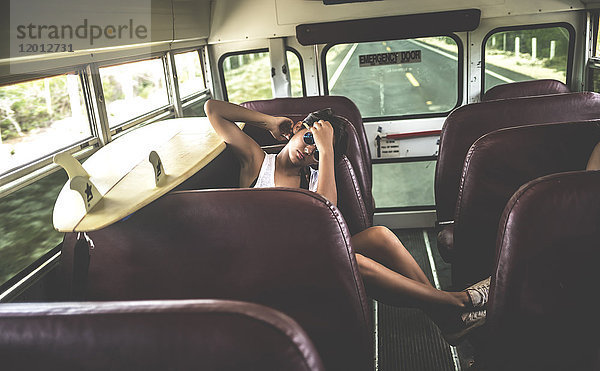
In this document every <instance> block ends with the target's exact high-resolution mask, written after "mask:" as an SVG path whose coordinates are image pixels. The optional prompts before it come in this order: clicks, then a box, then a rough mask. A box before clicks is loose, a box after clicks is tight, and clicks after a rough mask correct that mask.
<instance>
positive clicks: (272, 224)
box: [60, 188, 373, 370]
mask: <svg viewBox="0 0 600 371" xmlns="http://www.w3.org/2000/svg"><path fill="white" fill-rule="evenodd" d="M89 236H90V238H91V239H92V240H93V242H94V244H95V248H94V249H93V250H92V253H91V257H90V264H89V273H88V275H87V289H86V291H85V298H86V299H88V300H143V299H191V298H211V299H215V298H217V299H230V300H242V301H250V302H255V303H259V304H263V305H266V306H268V307H272V308H275V309H277V310H280V311H282V312H283V313H285V314H287V315H289V316H290V317H292V318H293V319H294V320H296V321H297V322H298V323H299V324H300V325H301V326H302V328H303V329H304V330H305V331H306V332H307V333H308V335H309V337H310V338H311V340H312V341H313V342H314V343H315V345H316V347H317V349H318V351H319V354H320V355H321V357H322V359H323V361H324V363H325V365H326V366H327V368H328V369H345V370H367V369H370V368H372V366H373V365H372V346H371V343H372V341H371V325H370V312H369V309H368V306H367V302H366V297H365V294H364V287H363V283H362V280H361V278H360V276H359V274H358V270H357V265H356V260H355V256H354V252H353V249H352V246H351V245H350V235H349V233H348V229H347V227H346V224H345V222H344V220H343V218H341V215H340V212H339V210H338V209H337V208H335V207H333V206H332V205H331V204H329V203H328V202H327V201H326V200H325V199H323V198H322V197H320V196H319V195H318V194H316V193H313V192H309V191H304V190H299V189H285V188H278V189H229V190H211V191H187V192H178V193H172V194H169V195H167V196H164V197H162V198H160V199H159V200H157V201H155V202H154V203H152V204H150V205H148V206H147V207H145V208H143V209H141V210H140V211H138V212H136V213H135V214H133V215H132V216H131V217H130V218H128V219H126V220H124V221H121V222H118V223H116V224H113V225H111V226H109V227H107V228H104V229H102V230H99V231H95V232H90V233H89ZM75 239H76V236H75V234H67V235H66V236H65V240H64V242H63V249H62V254H63V255H62V257H61V267H60V268H61V276H62V278H63V281H64V283H63V286H64V287H65V288H66V289H69V288H70V286H71V284H70V282H71V279H72V277H73V258H74V257H73V248H74V245H75Z"/></svg>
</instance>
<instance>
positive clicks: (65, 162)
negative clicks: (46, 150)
mask: <svg viewBox="0 0 600 371" xmlns="http://www.w3.org/2000/svg"><path fill="white" fill-rule="evenodd" d="M52 160H53V161H54V163H55V164H58V165H60V167H62V168H63V169H65V171H66V172H67V175H68V176H69V179H73V178H75V177H76V176H83V177H86V178H89V177H90V175H89V174H88V173H87V171H85V169H84V168H83V166H81V164H80V163H79V161H77V160H76V159H75V158H74V157H73V155H71V154H70V153H69V152H61V153H58V154H56V155H54V157H53V158H52Z"/></svg>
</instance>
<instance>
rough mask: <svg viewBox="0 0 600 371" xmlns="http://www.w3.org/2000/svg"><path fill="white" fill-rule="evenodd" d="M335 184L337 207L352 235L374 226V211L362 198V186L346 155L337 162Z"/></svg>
mask: <svg viewBox="0 0 600 371" xmlns="http://www.w3.org/2000/svg"><path fill="white" fill-rule="evenodd" d="M335 184H336V188H337V196H338V198H337V207H338V208H339V209H340V212H341V213H342V216H343V217H344V220H345V221H346V224H347V225H348V230H349V231H350V235H352V236H354V235H355V234H357V233H358V232H361V231H363V230H365V229H367V228H369V227H371V226H372V225H373V211H372V210H371V211H369V210H367V208H366V205H367V204H368V203H367V202H365V200H364V199H363V198H362V192H361V190H360V184H359V181H358V177H357V175H356V172H355V171H354V167H353V166H352V163H351V162H350V160H349V159H348V157H347V156H346V155H342V156H341V157H340V158H338V159H336V162H335Z"/></svg>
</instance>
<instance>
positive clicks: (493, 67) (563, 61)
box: [484, 27, 569, 91]
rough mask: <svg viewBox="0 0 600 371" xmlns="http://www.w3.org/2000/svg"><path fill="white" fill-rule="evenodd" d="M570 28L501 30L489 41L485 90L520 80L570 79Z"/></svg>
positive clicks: (486, 48) (486, 53)
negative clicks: (568, 76)
mask: <svg viewBox="0 0 600 371" xmlns="http://www.w3.org/2000/svg"><path fill="white" fill-rule="evenodd" d="M568 57H569V31H568V30H567V29H566V28H564V27H545V28H536V29H525V30H510V31H501V32H496V33H494V34H492V35H491V36H490V37H489V38H488V39H487V41H486V43H485V76H484V81H485V89H484V90H485V91H487V90H488V89H489V88H491V87H493V86H496V85H499V84H506V83H511V82H516V81H527V80H537V79H555V80H558V81H562V82H564V83H566V82H567V78H566V76H567V64H568V59H569V58H568Z"/></svg>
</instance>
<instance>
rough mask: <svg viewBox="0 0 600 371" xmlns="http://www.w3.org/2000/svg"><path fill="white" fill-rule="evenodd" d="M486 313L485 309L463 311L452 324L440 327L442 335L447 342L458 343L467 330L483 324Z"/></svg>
mask: <svg viewBox="0 0 600 371" xmlns="http://www.w3.org/2000/svg"><path fill="white" fill-rule="evenodd" d="M486 314H487V313H486V311H485V310H475V311H472V312H464V313H462V314H461V315H460V316H459V320H458V321H457V322H455V323H454V324H450V325H448V326H445V327H446V328H441V327H440V329H441V330H442V336H443V337H444V339H446V341H447V342H448V344H450V345H458V344H460V342H461V341H462V340H463V339H464V338H465V337H466V336H467V335H468V334H469V332H471V331H472V330H474V329H476V328H477V327H480V326H482V325H483V324H485V318H486Z"/></svg>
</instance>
